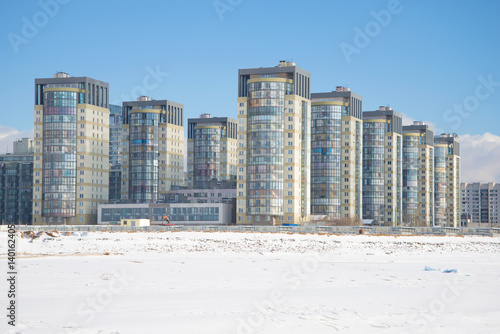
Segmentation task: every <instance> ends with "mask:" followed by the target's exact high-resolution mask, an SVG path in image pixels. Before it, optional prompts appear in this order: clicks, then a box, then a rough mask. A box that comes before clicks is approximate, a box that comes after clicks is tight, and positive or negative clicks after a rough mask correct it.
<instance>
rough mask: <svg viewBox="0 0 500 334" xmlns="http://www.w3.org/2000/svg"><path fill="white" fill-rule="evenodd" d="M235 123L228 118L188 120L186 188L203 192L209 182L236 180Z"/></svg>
mask: <svg viewBox="0 0 500 334" xmlns="http://www.w3.org/2000/svg"><path fill="white" fill-rule="evenodd" d="M237 138H238V137H237V122H236V120H235V119H232V118H229V117H212V116H211V115H210V114H203V115H201V116H200V118H190V119H188V160H187V166H188V185H187V186H188V187H190V188H196V189H203V188H206V187H207V182H209V181H224V180H232V181H236V176H237V173H238V164H237V148H238V146H237Z"/></svg>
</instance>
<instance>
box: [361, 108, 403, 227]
mask: <svg viewBox="0 0 500 334" xmlns="http://www.w3.org/2000/svg"><path fill="white" fill-rule="evenodd" d="M402 134H403V129H402V115H401V114H400V113H397V112H395V111H394V110H392V109H391V108H390V107H380V108H379V110H375V111H365V112H363V219H370V220H373V222H374V224H377V225H383V226H400V225H401V224H402V220H403V203H402V196H403V180H402V176H403V164H402V162H403V154H402V153H403V138H402V137H403V136H402Z"/></svg>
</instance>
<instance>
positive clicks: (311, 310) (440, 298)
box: [0, 232, 500, 334]
mask: <svg viewBox="0 0 500 334" xmlns="http://www.w3.org/2000/svg"><path fill="white" fill-rule="evenodd" d="M6 245H7V236H6V233H1V234H0V246H1V247H0V254H1V258H2V262H1V264H0V268H2V269H3V268H6V267H7V264H6V260H5V258H6ZM17 252H18V272H19V274H18V286H17V290H18V297H17V304H18V324H17V326H16V327H15V328H9V326H7V319H6V317H5V311H3V312H1V313H2V314H1V315H0V317H1V319H0V332H2V333H4V332H6V333H22V334H27V333H101V334H110V333H121V334H123V333H134V334H135V333H148V334H151V333H217V334H224V333H245V334H247V333H273V334H274V333H287V334H290V333H335V332H337V331H338V332H343V333H379V332H382V333H499V332H500V238H489V237H428V236H400V237H393V236H366V235H353V236H336V235H305V234H271V233H203V232H163V233H161V232H149V233H147V232H145V233H139V232H137V233H126V232H123V233H122V232H120V233H107V232H89V233H87V232H77V233H68V234H60V235H58V234H54V235H53V236H49V235H47V234H41V235H39V236H38V237H37V238H33V239H32V238H31V237H30V236H28V235H27V234H26V233H25V234H24V235H23V236H21V235H20V234H19V235H18V238H17ZM426 266H428V267H431V268H434V269H458V272H457V273H443V272H442V271H439V270H437V271H426V270H425V267H426ZM2 281H3V283H2V285H1V289H2V290H1V291H0V294H1V295H2V296H5V295H6V291H7V287H6V285H5V282H4V280H3V279H2ZM1 300H5V299H4V297H2V299H1ZM6 303H7V301H5V302H3V304H4V306H5V305H6ZM2 308H3V306H2ZM4 309H5V308H4Z"/></svg>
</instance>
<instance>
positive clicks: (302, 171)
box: [237, 61, 311, 225]
mask: <svg viewBox="0 0 500 334" xmlns="http://www.w3.org/2000/svg"><path fill="white" fill-rule="evenodd" d="M310 87H311V75H310V73H309V72H307V71H304V70H303V69H301V68H300V67H298V66H296V65H295V63H292V62H287V61H280V62H279V65H278V66H276V67H266V68H263V67H261V68H252V69H240V70H239V71H238V109H237V110H238V188H237V207H238V212H237V216H238V219H237V223H238V224H262V225H271V224H276V225H277V224H281V223H295V224H299V223H301V222H302V221H304V220H307V219H308V218H309V216H310V209H311V203H310V178H311V174H310V165H311V162H310V148H311V132H310V128H311V100H310V99H311V90H310Z"/></svg>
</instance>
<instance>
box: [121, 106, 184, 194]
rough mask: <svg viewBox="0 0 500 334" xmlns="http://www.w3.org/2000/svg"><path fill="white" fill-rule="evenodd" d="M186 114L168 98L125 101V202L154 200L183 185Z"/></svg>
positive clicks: (123, 179) (123, 164)
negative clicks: (184, 117)
mask: <svg viewBox="0 0 500 334" xmlns="http://www.w3.org/2000/svg"><path fill="white" fill-rule="evenodd" d="M183 115H184V106H183V105H182V104H179V103H175V102H172V101H168V100H153V99H151V98H149V97H146V96H141V97H139V98H138V99H137V101H130V102H123V148H122V150H123V160H122V202H126V203H155V202H158V201H160V200H161V198H162V195H163V194H166V193H167V192H168V191H169V190H170V189H171V188H172V187H176V186H183V185H184V178H183V177H184V126H183Z"/></svg>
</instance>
